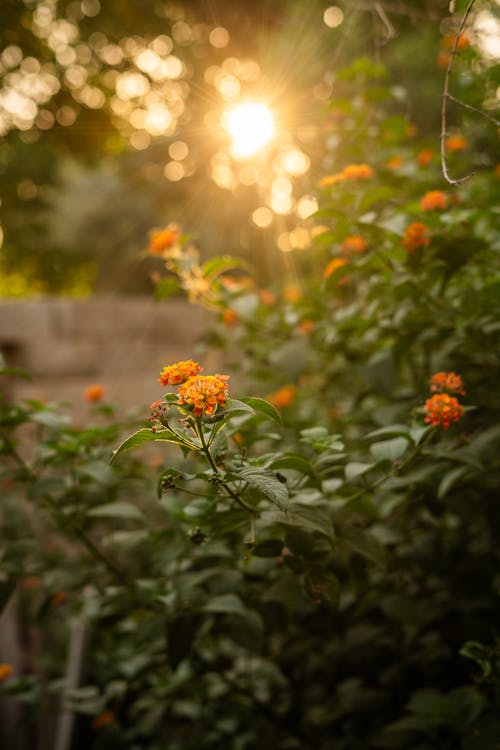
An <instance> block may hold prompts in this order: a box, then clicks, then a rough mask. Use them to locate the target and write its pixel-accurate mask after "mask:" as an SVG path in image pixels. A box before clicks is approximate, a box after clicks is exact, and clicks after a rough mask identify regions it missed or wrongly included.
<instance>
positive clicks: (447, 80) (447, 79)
mask: <svg viewBox="0 0 500 750" xmlns="http://www.w3.org/2000/svg"><path fill="white" fill-rule="evenodd" d="M475 1H476V0H470V1H469V4H468V6H467V8H466V10H465V13H464V14H463V16H462V20H461V21H460V26H459V28H458V31H457V34H456V36H455V41H454V43H453V47H452V49H451V52H450V59H449V60H448V65H447V67H446V73H445V76H444V89H443V97H442V103H441V170H442V172H443V177H444V178H445V180H446V181H447V182H449V184H450V185H460V183H462V182H465V181H466V180H469V179H470V178H471V177H472V176H473V175H474V174H475V173H474V172H471V173H470V174H468V175H466V176H465V177H460V178H459V179H456V180H454V179H453V178H452V177H450V174H449V172H448V165H447V163H446V116H447V105H448V99H450V98H451V97H450V93H449V88H450V75H451V69H452V67H453V61H454V59H455V55H456V54H457V49H458V43H459V41H460V37H461V35H462V32H463V30H464V28H465V24H466V23H467V19H468V17H469V14H470V12H471V10H472V6H473V5H474V3H475Z"/></svg>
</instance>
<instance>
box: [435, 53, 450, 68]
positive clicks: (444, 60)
mask: <svg viewBox="0 0 500 750" xmlns="http://www.w3.org/2000/svg"><path fill="white" fill-rule="evenodd" d="M449 62H450V53H449V52H444V51H441V52H440V53H439V54H438V56H437V64H438V68H441V70H446V68H447V67H448V64H449Z"/></svg>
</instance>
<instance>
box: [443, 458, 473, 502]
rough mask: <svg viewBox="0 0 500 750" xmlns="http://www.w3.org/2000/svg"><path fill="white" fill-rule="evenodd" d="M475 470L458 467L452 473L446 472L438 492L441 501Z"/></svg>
mask: <svg viewBox="0 0 500 750" xmlns="http://www.w3.org/2000/svg"><path fill="white" fill-rule="evenodd" d="M472 471H473V470H471V468H470V467H469V466H456V467H455V468H454V469H452V470H451V471H448V472H446V474H445V475H444V477H443V478H442V479H441V481H440V483H439V487H438V491H437V495H438V498H439V499H440V500H441V499H442V498H443V497H445V495H447V494H448V492H449V491H450V490H451V489H452V488H453V487H454V486H455V485H456V484H458V483H459V482H460V481H461V480H462V479H464V478H465V477H466V476H469V475H470V474H471V472H472Z"/></svg>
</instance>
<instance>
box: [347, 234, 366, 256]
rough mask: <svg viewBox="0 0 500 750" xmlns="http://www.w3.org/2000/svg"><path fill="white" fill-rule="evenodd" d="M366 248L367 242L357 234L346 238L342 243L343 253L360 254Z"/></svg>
mask: <svg viewBox="0 0 500 750" xmlns="http://www.w3.org/2000/svg"><path fill="white" fill-rule="evenodd" d="M367 247H368V242H367V241H366V240H365V238H364V237H361V236H360V235H359V234H353V235H351V236H350V237H346V238H345V240H344V241H343V243H342V251H343V252H344V253H362V252H364V251H365V250H366V248H367Z"/></svg>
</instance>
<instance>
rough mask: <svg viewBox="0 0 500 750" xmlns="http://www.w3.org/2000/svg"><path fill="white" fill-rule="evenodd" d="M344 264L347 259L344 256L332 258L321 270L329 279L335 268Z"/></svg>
mask: <svg viewBox="0 0 500 750" xmlns="http://www.w3.org/2000/svg"><path fill="white" fill-rule="evenodd" d="M346 264H347V261H346V259H345V258H333V260H331V261H330V262H329V263H328V265H327V266H326V268H325V270H324V271H323V276H324V278H325V279H329V278H330V276H331V275H332V273H333V272H334V271H336V270H337V268H341V267H342V266H345V265H346Z"/></svg>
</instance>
